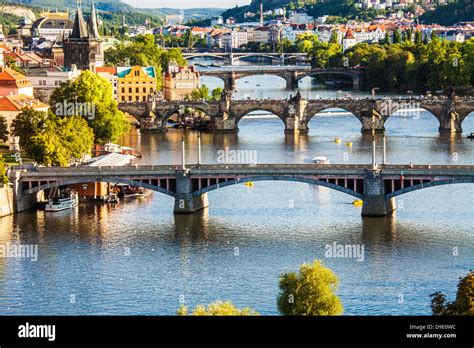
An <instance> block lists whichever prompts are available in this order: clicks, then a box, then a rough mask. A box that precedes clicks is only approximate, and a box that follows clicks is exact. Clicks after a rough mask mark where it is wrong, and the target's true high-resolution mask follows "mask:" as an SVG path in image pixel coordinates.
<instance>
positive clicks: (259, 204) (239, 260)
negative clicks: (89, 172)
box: [0, 76, 474, 315]
mask: <svg viewBox="0 0 474 348" xmlns="http://www.w3.org/2000/svg"><path fill="white" fill-rule="evenodd" d="M245 81H249V82H247V83H246V82H245ZM203 82H205V83H206V84H208V85H209V86H210V87H211V88H215V87H217V86H219V84H220V82H219V80H216V79H207V80H204V81H203ZM257 84H259V85H260V87H257V86H256V85H257ZM284 88H285V83H284V81H283V80H280V79H279V78H276V77H271V76H261V77H251V78H246V79H242V80H238V82H237V92H236V93H235V95H234V97H236V98H246V97H247V95H248V96H250V97H251V98H269V97H273V98H277V97H284V96H286V95H288V94H289V93H291V94H294V93H295V91H292V92H287V91H285V90H284ZM300 88H301V93H302V95H303V96H305V97H312V96H313V97H314V96H317V95H319V96H327V97H336V96H339V95H341V94H343V95H344V94H346V93H350V94H353V93H352V92H351V91H341V92H338V91H334V90H333V91H331V90H327V89H324V88H321V86H318V85H312V84H311V81H310V80H309V79H305V80H304V81H303V83H302V84H301V85H300ZM359 95H364V94H363V93H360V94H359ZM309 127H310V133H309V134H308V135H302V136H294V135H285V134H284V132H283V130H284V125H283V123H282V122H281V120H280V119H278V118H276V117H272V116H271V115H266V114H265V113H264V112H255V113H253V114H252V115H249V117H245V118H244V119H242V120H241V122H240V123H239V128H240V132H239V133H238V134H226V135H222V134H219V135H218V134H203V137H202V156H203V162H207V163H215V162H216V161H217V157H218V154H217V152H218V151H219V150H223V149H225V148H229V149H238V150H250V151H254V153H255V154H256V155H257V160H258V163H302V162H304V161H307V160H309V159H310V158H312V157H314V156H316V155H324V156H327V157H328V158H329V159H330V160H331V162H332V163H344V162H347V163H369V162H370V137H369V136H367V135H362V134H361V132H360V123H359V121H358V120H357V119H356V118H355V117H354V116H353V115H351V114H349V113H347V112H344V111H341V110H339V111H337V112H327V113H324V114H320V115H317V116H316V117H314V118H313V119H312V120H311V122H310V124H309ZM463 128H464V131H465V132H464V135H465V134H467V133H470V132H474V117H472V115H471V116H470V117H469V118H468V119H466V121H465V122H464V124H463ZM386 130H387V131H386V134H387V157H388V162H390V163H409V162H410V161H411V162H414V163H432V164H453V163H462V164H474V141H470V140H468V139H466V138H465V137H461V136H451V135H443V136H440V135H439V134H438V122H437V121H436V119H435V118H434V116H432V115H431V114H429V113H428V112H426V111H424V110H417V111H415V112H414V111H408V112H407V113H405V114H403V113H399V114H395V115H393V116H392V117H391V118H390V119H389V120H388V121H387V123H386ZM335 137H340V138H342V139H343V142H342V143H341V144H336V143H335V142H334V138H335ZM180 138H181V136H180V133H179V131H177V130H170V131H169V132H167V133H166V134H150V133H143V134H140V133H139V132H138V131H136V130H133V131H132V132H131V133H130V134H129V135H128V136H127V137H124V139H123V142H124V144H126V145H130V146H133V147H136V149H137V150H138V151H140V152H142V153H143V155H144V157H143V158H142V159H141V160H140V161H139V163H170V162H172V163H179V161H180ZM345 141H351V142H352V143H353V146H352V147H351V148H349V147H347V146H346V145H345ZM377 141H378V144H380V136H379V137H378V139H377ZM196 144H197V136H196V133H194V132H188V133H187V134H186V149H187V159H188V162H189V163H194V162H195V161H196V159H197V152H196ZM378 152H379V158H380V148H379V149H378ZM473 193H474V190H473V186H472V185H467V184H466V185H452V186H442V187H434V188H429V189H425V190H420V191H416V192H412V193H408V194H406V195H402V196H400V197H398V200H397V205H398V209H397V211H396V212H395V213H394V215H393V216H391V217H387V218H361V215H360V208H358V207H355V206H353V205H352V204H351V203H352V200H353V198H351V197H349V196H347V195H345V194H343V193H340V192H336V191H333V190H330V189H327V188H324V187H315V186H310V185H308V184H303V183H286V182H256V183H255V184H254V186H252V187H248V186H244V185H235V186H230V187H227V188H223V189H220V190H215V191H212V192H211V193H209V201H210V208H208V209H206V210H204V211H202V212H199V213H196V214H193V215H187V216H184V215H179V216H174V215H173V213H172V209H173V199H172V198H171V197H168V196H164V195H161V194H158V193H154V194H152V195H150V196H148V197H145V198H141V199H134V200H132V199H131V200H127V201H126V202H121V203H120V204H118V205H115V206H107V205H104V206H96V205H81V206H80V207H79V208H78V209H77V210H76V211H74V212H72V211H69V212H63V213H61V214H56V215H54V214H46V213H45V212H43V211H35V210H31V211H27V212H23V213H20V214H17V215H14V216H8V217H4V218H1V219H0V244H6V243H13V244H15V243H16V244H32V245H38V260H37V261H36V262H35V261H33V260H31V259H16V258H0V314H3V315H15V314H19V315H23V314H28V315H29V314H33V315H34V314H39V315H45V314H54V315H56V314H57V315H60V314H62V315H86V314H93V315H94V314H111V315H127V314H129V315H134V314H144V315H163V314H167V315H170V314H171V315H172V314H174V313H175V312H176V310H177V309H178V307H179V306H180V304H183V303H184V304H186V305H187V306H190V307H194V306H195V305H196V304H207V303H210V302H213V301H215V300H230V301H232V302H233V303H234V304H236V305H237V306H240V307H244V306H248V307H251V308H253V309H255V310H257V311H258V312H260V313H261V314H268V315H276V314H278V311H277V307H276V297H277V294H278V278H279V275H280V274H281V273H284V272H289V271H296V270H298V268H299V266H300V265H301V264H302V263H304V262H312V261H313V260H315V259H321V260H323V262H324V264H325V265H326V266H328V267H329V268H330V269H331V270H332V271H333V272H334V273H335V274H336V275H337V277H338V278H339V281H340V286H339V289H338V290H337V294H338V295H339V296H340V298H341V301H342V303H343V305H344V310H345V311H344V313H345V314H347V315H430V314H431V310H430V297H429V295H430V294H431V293H433V292H435V291H443V292H445V293H446V294H447V297H448V299H449V300H452V299H453V298H454V296H455V292H456V285H457V283H458V278H459V277H461V276H463V275H465V274H466V273H467V272H468V271H469V269H472V268H473V265H474V228H473V226H474V194H473ZM333 243H337V244H358V245H363V246H364V250H365V253H364V258H363V260H360V259H359V260H357V259H355V258H327V257H326V256H325V250H326V249H325V246H326V245H328V244H329V245H332V244H333Z"/></svg>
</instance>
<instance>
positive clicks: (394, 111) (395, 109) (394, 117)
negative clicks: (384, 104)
mask: <svg viewBox="0 0 474 348" xmlns="http://www.w3.org/2000/svg"><path fill="white" fill-rule="evenodd" d="M407 105H410V104H407ZM390 111H391V113H390V114H388V115H385V121H384V126H385V130H386V131H387V133H388V134H393V133H392V132H393V128H395V127H397V126H398V127H399V126H400V124H399V123H398V124H397V121H398V122H400V119H403V120H404V121H406V120H407V119H408V120H409V121H417V122H419V121H420V118H421V117H422V116H421V112H426V113H428V114H430V116H431V117H429V119H427V120H428V122H430V123H433V124H432V126H433V129H432V130H430V129H429V128H428V129H425V128H424V129H423V130H424V131H425V130H426V131H427V132H429V133H430V134H432V131H436V130H438V128H439V127H440V126H441V118H442V117H441V116H439V115H437V114H436V110H433V109H431V108H429V107H426V106H424V105H423V106H416V108H410V107H408V106H403V104H402V105H396V106H392V107H391V110H390ZM429 126H431V125H429ZM405 127H409V125H407V126H405ZM404 134H406V133H404Z"/></svg>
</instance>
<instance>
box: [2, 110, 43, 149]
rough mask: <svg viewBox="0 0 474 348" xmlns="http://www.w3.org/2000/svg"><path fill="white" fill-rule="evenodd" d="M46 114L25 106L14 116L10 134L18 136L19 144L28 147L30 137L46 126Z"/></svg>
mask: <svg viewBox="0 0 474 348" xmlns="http://www.w3.org/2000/svg"><path fill="white" fill-rule="evenodd" d="M47 122H48V114H47V113H46V112H43V111H37V110H35V109H33V108H30V107H25V108H23V109H22V111H21V112H20V113H19V114H18V115H17V116H16V117H15V119H14V120H13V122H12V124H11V134H12V135H14V136H18V137H20V146H21V147H22V148H24V149H26V148H28V146H29V144H30V141H31V137H32V136H33V135H35V134H38V133H41V132H43V131H44V130H45V129H46V128H47Z"/></svg>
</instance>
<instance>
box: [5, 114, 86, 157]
mask: <svg viewBox="0 0 474 348" xmlns="http://www.w3.org/2000/svg"><path fill="white" fill-rule="evenodd" d="M12 134H13V135H15V136H19V137H20V145H21V146H22V148H23V149H24V150H25V151H26V153H27V154H28V156H29V157H31V158H33V159H34V160H35V161H36V162H38V163H40V164H43V165H47V166H67V165H69V164H70V163H71V162H72V161H74V160H80V159H82V158H83V156H84V155H86V154H90V152H91V149H92V146H93V144H94V133H93V131H92V129H91V128H90V127H89V126H88V125H87V122H86V121H85V120H84V119H83V118H82V117H80V116H70V117H64V118H59V117H56V115H54V114H53V113H52V112H51V111H50V112H49V113H48V114H47V113H46V112H41V111H36V110H33V109H31V108H26V109H24V110H22V111H21V112H20V113H19V114H18V116H17V117H16V118H15V120H14V121H13V123H12ZM25 139H26V140H25Z"/></svg>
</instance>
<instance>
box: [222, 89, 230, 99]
mask: <svg viewBox="0 0 474 348" xmlns="http://www.w3.org/2000/svg"><path fill="white" fill-rule="evenodd" d="M228 100H229V101H230V100H232V91H231V90H226V89H224V90H223V91H222V93H221V101H228Z"/></svg>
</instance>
